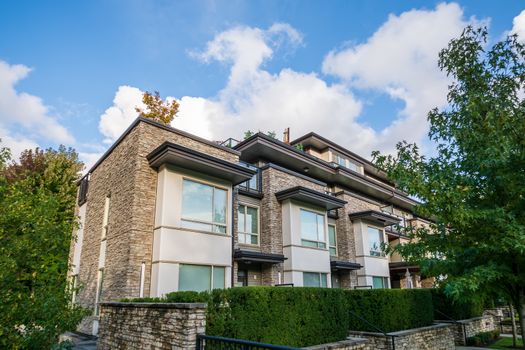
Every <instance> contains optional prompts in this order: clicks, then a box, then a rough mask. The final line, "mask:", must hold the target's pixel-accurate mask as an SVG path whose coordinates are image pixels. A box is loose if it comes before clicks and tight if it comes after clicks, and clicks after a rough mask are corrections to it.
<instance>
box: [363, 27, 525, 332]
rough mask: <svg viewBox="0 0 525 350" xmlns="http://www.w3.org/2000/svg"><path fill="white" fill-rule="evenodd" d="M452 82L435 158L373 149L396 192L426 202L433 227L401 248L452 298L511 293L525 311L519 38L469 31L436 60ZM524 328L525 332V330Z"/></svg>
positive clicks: (405, 149) (440, 115) (412, 150)
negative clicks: (490, 38)
mask: <svg viewBox="0 0 525 350" xmlns="http://www.w3.org/2000/svg"><path fill="white" fill-rule="evenodd" d="M439 67H440V68H441V69H442V70H443V71H444V72H446V73H447V75H448V76H449V77H451V78H452V80H453V82H452V84H451V85H450V86H449V92H448V106H447V107H446V108H444V109H443V110H438V109H434V110H432V111H431V112H430V113H429V115H428V120H429V122H430V132H429V137H430V140H431V141H433V142H434V143H435V144H436V146H437V151H436V154H435V155H434V156H432V157H425V156H423V155H421V153H420V151H419V149H418V147H417V146H416V145H415V144H409V143H407V142H401V143H399V144H398V145H397V154H396V155H394V156H385V155H381V154H379V153H378V152H374V154H373V155H374V158H375V161H376V164H377V165H378V166H379V167H380V168H382V169H384V170H385V171H386V172H387V173H388V175H389V176H390V177H391V178H392V179H393V180H394V181H395V182H396V184H397V186H398V187H399V188H400V189H401V190H403V191H406V192H407V193H408V194H410V195H412V196H415V197H417V198H419V199H421V201H422V202H423V204H421V205H420V206H418V207H417V212H418V214H419V215H422V216H423V217H427V218H431V219H433V220H432V221H433V223H432V224H431V225H430V226H429V227H418V228H409V229H407V230H406V231H405V233H406V234H407V235H409V237H410V238H411V242H410V244H406V245H403V246H398V248H397V250H398V251H399V252H400V253H401V254H402V255H403V256H405V258H407V259H409V260H412V261H416V262H419V263H420V265H421V267H422V273H423V274H425V275H428V276H436V277H438V279H440V280H441V281H442V284H443V285H444V286H445V290H446V292H447V294H449V295H451V296H453V297H455V298H456V299H461V298H464V297H469V296H470V295H473V294H475V293H482V292H486V291H491V292H494V293H504V295H506V297H507V298H508V299H509V300H512V302H513V303H514V305H516V306H517V307H519V308H520V309H521V310H522V312H521V318H522V325H523V324H524V323H523V316H524V314H525V312H524V311H525V310H524V309H523V305H524V302H525V101H524V88H525V47H524V45H523V44H522V43H520V42H519V41H518V39H517V37H516V36H512V35H511V36H508V37H507V38H506V39H504V40H503V41H500V42H498V43H496V44H494V45H493V46H492V47H488V45H487V31H486V29H484V28H472V27H467V28H466V29H465V30H464V32H463V33H462V35H461V36H460V37H459V38H456V39H453V40H452V41H451V42H450V43H449V45H448V47H447V48H445V49H444V50H442V51H441V53H440V55H439ZM522 328H523V327H522Z"/></svg>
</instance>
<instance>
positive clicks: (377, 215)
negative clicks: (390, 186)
mask: <svg viewBox="0 0 525 350" xmlns="http://www.w3.org/2000/svg"><path fill="white" fill-rule="evenodd" d="M348 216H349V217H350V219H351V220H365V221H368V222H371V223H373V224H376V225H379V226H382V227H386V226H390V225H394V224H397V223H398V222H399V221H401V219H399V218H398V217H396V216H392V215H389V214H386V213H382V212H380V211H376V210H367V211H360V212H357V213H351V214H348Z"/></svg>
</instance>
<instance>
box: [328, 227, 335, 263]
mask: <svg viewBox="0 0 525 350" xmlns="http://www.w3.org/2000/svg"><path fill="white" fill-rule="evenodd" d="M328 249H329V250H330V255H331V256H337V240H336V231H335V225H328Z"/></svg>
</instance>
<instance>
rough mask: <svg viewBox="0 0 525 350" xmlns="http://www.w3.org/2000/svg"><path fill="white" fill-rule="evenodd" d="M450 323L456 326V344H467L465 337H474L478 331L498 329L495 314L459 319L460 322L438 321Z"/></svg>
mask: <svg viewBox="0 0 525 350" xmlns="http://www.w3.org/2000/svg"><path fill="white" fill-rule="evenodd" d="M436 322H441V323H448V324H450V325H453V326H454V341H455V343H456V345H465V337H466V338H469V337H473V336H475V335H476V334H478V333H482V332H490V331H493V330H495V329H496V322H495V320H494V317H493V316H488V315H487V316H482V317H474V318H469V319H466V320H459V321H457V322H458V323H454V322H452V321H436Z"/></svg>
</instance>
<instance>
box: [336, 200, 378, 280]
mask: <svg viewBox="0 0 525 350" xmlns="http://www.w3.org/2000/svg"><path fill="white" fill-rule="evenodd" d="M337 198H340V199H342V200H344V201H346V204H345V206H344V207H343V208H339V209H338V210H337V213H338V219H337V220H336V230H337V258H338V259H340V260H343V261H350V262H356V246H355V244H356V240H355V233H354V227H353V224H352V221H351V220H350V217H349V216H348V215H349V214H350V213H355V212H359V211H365V210H379V205H377V204H374V203H372V202H370V201H365V200H362V199H360V198H358V197H357V196H354V195H352V194H350V193H349V192H346V191H343V192H339V193H338V195H337ZM340 277H341V287H342V288H353V287H354V286H357V271H351V272H348V271H346V272H342V273H341V274H340Z"/></svg>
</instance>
